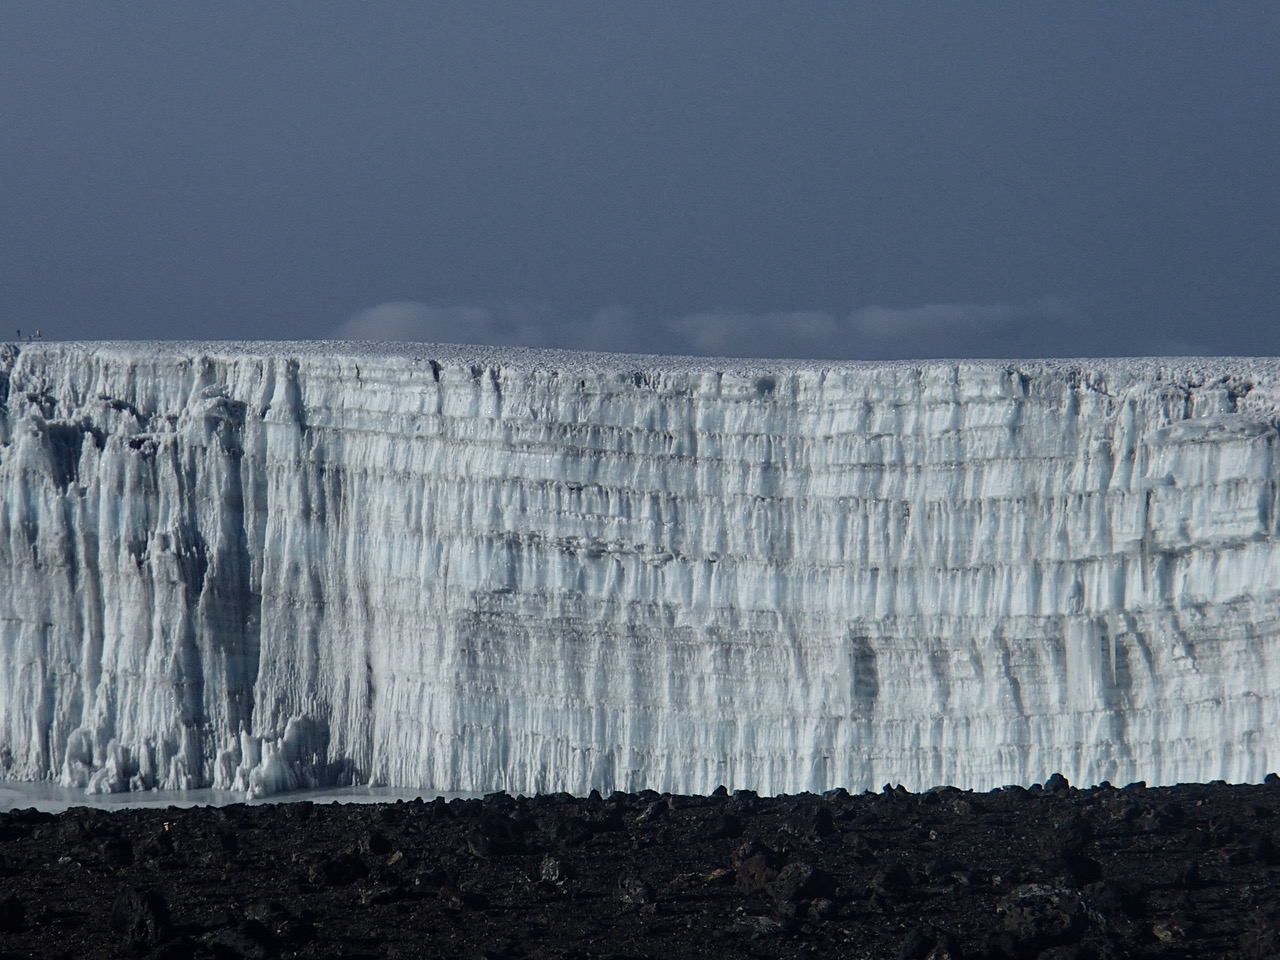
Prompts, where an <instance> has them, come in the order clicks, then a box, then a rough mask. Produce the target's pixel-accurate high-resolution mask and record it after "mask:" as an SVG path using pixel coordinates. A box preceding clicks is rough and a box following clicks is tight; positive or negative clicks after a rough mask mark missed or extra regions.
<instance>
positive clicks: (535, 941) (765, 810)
mask: <svg viewBox="0 0 1280 960" xmlns="http://www.w3.org/2000/svg"><path fill="white" fill-rule="evenodd" d="M1278 813H1280V779H1277V778H1275V777H1274V776H1273V777H1272V778H1270V780H1269V782H1268V783H1266V784H1261V785H1252V786H1230V785H1227V784H1223V783H1217V784H1208V785H1189V786H1179V787H1170V788H1160V789H1147V788H1146V787H1144V786H1142V785H1140V784H1136V785H1132V786H1128V787H1125V788H1123V789H1112V788H1111V787H1108V786H1106V785H1103V786H1102V787H1098V788H1094V789H1090V790H1076V789H1074V788H1072V787H1070V786H1068V785H1067V783H1066V781H1064V780H1062V779H1061V778H1058V777H1054V778H1051V779H1050V780H1049V782H1047V783H1046V784H1045V785H1044V786H1043V787H1041V786H1037V787H1033V788H1032V789H1030V790H1023V789H1020V788H1006V789H1002V790H998V791H995V792H992V793H967V792H961V791H959V790H953V789H940V790H934V791H931V792H929V793H924V794H910V793H907V792H905V791H903V790H901V789H892V790H891V789H886V790H885V791H884V792H882V793H878V794H864V795H861V796H851V795H849V794H847V793H845V792H844V791H835V792H833V793H829V794H826V795H824V796H813V795H801V796H794V797H776V798H758V797H756V796H755V795H753V794H750V793H736V794H726V793H724V792H723V791H722V792H720V793H719V794H717V795H713V796H710V797H682V796H668V795H659V794H656V793H641V794H615V795H613V796H611V797H608V798H601V797H599V796H597V795H593V796H591V797H589V798H574V797H569V796H566V795H552V796H541V797H534V798H515V797H509V796H506V795H504V794H498V795H494V796H490V797H486V798H485V799H484V800H453V801H450V802H445V801H443V800H436V801H434V802H422V801H414V802H410V803H403V802H401V803H396V804H384V805H354V804H352V805H337V804H334V805H328V806H319V805H313V804H311V803H285V804H268V805H260V806H244V805H237V806H230V807H220V808H211V807H200V808H192V809H176V808H170V809H168V810H151V809H137V808H132V809H129V808H126V809H123V810H119V811H116V812H110V813H108V812H105V811H102V810H95V809H84V808H77V809H71V810H68V811H67V812H65V813H62V814H57V815H54V814H47V813H38V812H36V811H33V810H27V811H22V810H19V811H13V812H11V813H7V814H0V957H3V958H10V957H69V958H71V957H74V958H77V960H79V958H87V957H151V958H155V960H159V958H166V960H168V958H174V960H177V958H182V960H187V958H218V960H222V958H241V957H334V958H337V957H342V958H360V957H441V958H451V960H452V958H587V957H601V958H603V957H613V958H624V957H628V958H629V957H637V958H638V957H662V958H664V960H674V958H680V957H807V956H813V957H824V958H826V957H875V958H882V957H887V958H898V957H901V958H906V960H917V958H918V960H926V958H931V960H946V958H955V960H961V958H987V957H990V958H1031V957H1039V958H1043V960H1053V958H1057V960H1065V958H1112V957H1115V958H1120V957H1155V956H1159V957H1237V956H1238V957H1247V958H1261V957H1273V956H1280V882H1278V881H1280V816H1278V815H1277V814H1278Z"/></svg>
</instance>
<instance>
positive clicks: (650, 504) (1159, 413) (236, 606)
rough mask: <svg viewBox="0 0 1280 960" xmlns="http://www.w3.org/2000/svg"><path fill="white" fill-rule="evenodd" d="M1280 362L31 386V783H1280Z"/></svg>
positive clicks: (15, 406)
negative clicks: (1276, 778)
mask: <svg viewBox="0 0 1280 960" xmlns="http://www.w3.org/2000/svg"><path fill="white" fill-rule="evenodd" d="M1278 427H1280V361H1276V360H1272V359H1203V358H1174V359H1148V360H1111V361H1106V360H1079V361H1065V360H1064V361H1030V362H1005V361H928V362H918V363H814V362H798V361H764V360H760V361H739V360H708V359H687V358H683V359H682V358H662V357H638V356H627V355H593V354H586V353H572V352H563V351H531V350H515V349H508V350H498V349H493V348H483V347H461V346H447V345H423V344H398V345H395V344H353V343H332V342H331V343H324V342H317V343H266V342H263V343H179V342H174V343H144V342H110V343H108V342H101V343H90V342H84V343H73V342H67V343H53V342H47V343H25V344H10V345H6V346H3V347H0V491H2V494H0V777H4V778H8V779H12V780H53V781H58V782H60V783H61V784H63V785H66V786H73V787H78V788H84V789H86V790H89V791H98V792H113V791H123V790H138V789H147V788H162V789H194V788H202V787H213V788H218V789H235V790H240V791H244V792H246V793H247V794H249V795H250V796H260V795H263V794H266V793H271V792H276V791H283V790H288V789H297V788H304V787H316V786H322V785H328V784H380V785H388V786H405V787H418V786H420V787H423V788H426V789H436V790H440V791H488V790H507V791H510V792H513V793H514V792H524V793H533V792H545V791H555V790H564V791H570V792H576V793H583V792H586V791H588V790H590V789H592V788H598V789H600V790H602V791H606V792H607V791H608V790H611V789H626V790H638V789H644V788H653V789H657V790H670V791H677V792H705V791H709V790H711V789H714V788H715V787H716V786H718V785H721V784H723V785H725V786H727V787H729V788H731V789H732V788H750V789H755V790H758V791H760V792H761V793H781V792H797V791H803V790H813V791H820V790H825V789H829V788H833V787H838V786H843V787H846V788H849V789H862V788H868V787H876V786H878V785H879V784H880V783H883V782H893V783H901V784H904V785H906V786H907V787H910V788H915V789H921V788H927V787H929V786H931V785H936V784H943V783H948V784H954V785H958V786H962V787H974V788H987V787H993V786H998V785H1000V784H1004V783H1019V782H1020V783H1027V782H1031V781H1033V780H1038V779H1042V778H1043V777H1045V776H1047V775H1048V774H1049V773H1051V772H1054V771H1060V772H1062V773H1064V774H1065V775H1067V776H1068V777H1069V778H1070V779H1071V780H1073V781H1078V782H1084V783H1096V782H1099V781H1102V780H1104V779H1105V780H1111V781H1115V782H1128V781H1131V780H1138V779H1144V780H1147V781H1148V782H1152V783H1173V782H1178V781H1188V780H1197V781H1204V780H1212V779H1218V778H1222V779H1227V780H1235V781H1250V780H1258V779H1261V777H1262V776H1263V775H1264V774H1265V773H1267V772H1268V771H1270V770H1272V769H1273V768H1274V767H1276V766H1277V764H1278V763H1280V723H1278V722H1277V721H1278V720H1280V520H1278V517H1280V492H1278V484H1280V445H1278V433H1277V430H1278Z"/></svg>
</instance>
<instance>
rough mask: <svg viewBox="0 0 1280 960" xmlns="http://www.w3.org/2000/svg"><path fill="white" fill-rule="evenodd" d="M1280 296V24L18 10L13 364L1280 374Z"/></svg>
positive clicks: (434, 11) (903, 7) (979, 7)
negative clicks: (604, 364)
mask: <svg viewBox="0 0 1280 960" xmlns="http://www.w3.org/2000/svg"><path fill="white" fill-rule="evenodd" d="M1278 294H1280V5H1277V4H1276V3H1274V2H1273V0H1266V2H1223V3H1212V4H1206V3H1202V2H1197V3H1170V2H1161V3H1154V2H1152V3H1137V2H1134V3H1120V2H1115V0H1107V2H1101V3H1088V2H1075V3H1069V4H1066V3H1062V4H1041V3H1024V2H1008V3H991V2H965V3H960V2H954V3H939V2H929V3H913V2H905V0H892V2H884V3H879V4H864V3H848V2H843V0H842V2H832V3H818V2H811V3H796V2H778V3H752V2H744V0H727V2H698V0H673V2H630V3H623V2H601V0H583V2H568V0H539V2H536V3H529V2H509V3H506V2H504V3H490V2H484V0H465V2H457V3H455V2H441V0H432V2H430V3H424V2H421V0H412V2H403V3H401V2H368V3H356V2H349V3H342V4H337V3H326V2H320V0H308V2H305V3H288V2H280V3H262V2H260V0H253V2H239V0H219V2H218V3H204V4H196V3H185V2H172V0H164V2H153V3H135V2H121V3H102V2H100V0H94V2H83V3H57V2H48V0H46V2H41V3H16V2H15V3H9V4H5V5H4V8H3V11H2V12H0V311H3V316H2V317H0V322H2V321H3V320H6V319H7V321H8V327H9V328H11V331H10V333H9V334H7V335H9V336H11V335H12V330H13V329H17V328H19V327H20V328H23V330H24V333H26V332H29V331H30V330H32V329H35V328H37V327H39V328H40V329H41V330H42V331H43V333H44V335H45V337H46V338H56V339H69V338H100V337H101V338H151V337H202V338H203V337H211V338H255V339H256V338H295V337H323V336H369V337H392V338H404V339H443V340H454V341H464V342H466V341H471V342H489V343H526V344H532V345H550V346H567V347H584V348H598V349H634V350H644V351H655V352H669V353H711V354H716V353H725V354H738V355H743V354H750V355H777V356H811V357H832V358H860V357H865V358H885V357H928V356H948V355H955V356H1030V355H1059V356H1061V355H1081V356H1101V355H1127V354H1144V353H1211V354H1222V353H1236V354H1280V311H1277V301H1278V300H1280V297H1278ZM0 330H3V328H0Z"/></svg>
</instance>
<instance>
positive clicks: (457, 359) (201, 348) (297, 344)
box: [14, 340, 1280, 377]
mask: <svg viewBox="0 0 1280 960" xmlns="http://www.w3.org/2000/svg"><path fill="white" fill-rule="evenodd" d="M14 345H15V346H17V347H18V348H19V349H20V350H21V351H22V352H39V353H55V354H56V353H62V352H65V351H72V352H82V351H93V352H95V353H99V354H115V355H118V356H127V357H133V358H137V359H147V358H162V357H181V356H210V357H232V356H276V357H278V356H290V357H316V358H325V357H341V358H350V359H362V358H368V359H381V360H397V359H403V360H408V361H410V362H421V361H424V360H436V361H439V362H445V363H450V362H451V363H459V364H461V363H481V364H484V365H486V366H491V367H501V368H509V369H523V370H546V371H552V370H554V371H560V372H572V373H610V372H619V371H632V370H636V369H641V370H662V371H666V372H669V373H677V372H689V373H704V372H708V371H717V372H734V373H741V374H748V375H749V374H755V373H778V372H793V371H794V372H799V371H815V372H816V371H824V370H858V369H881V370H883V369H887V368H899V369H910V370H922V369H929V368H938V369H944V368H950V369H955V368H956V367H964V368H969V369H981V368H992V367H997V368H1004V367H1009V366H1010V365H1015V366H1018V367H1020V368H1033V369H1037V370H1043V371H1046V372H1050V371H1054V370H1064V371H1065V370H1075V369H1081V368H1086V369H1091V370H1099V369H1105V370H1108V371H1111V372H1114V373H1117V374H1128V375H1131V376H1135V377H1148V376H1151V375H1154V374H1156V373H1159V372H1161V371H1169V372H1174V371H1178V372H1186V371H1206V372H1227V371H1234V370H1238V369H1239V368H1240V367H1242V366H1244V367H1247V368H1248V369H1249V370H1250V371H1251V372H1254V373H1256V374H1262V373H1265V374H1267V375H1270V376H1276V375H1280V357H1194V356H1187V357H1118V358H1085V357H1080V358H1063V359H1035V358H1023V359H1019V358H1007V359H996V358H991V359H927V360H887V361H886V360H797V359H769V358H736V357H690V356H670V355H665V354H631V353H598V352H590V351H582V350H560V349H549V348H540V347H509V346H507V347H495V346H484V345H476V344H457V343H418V342H399V341H365V340H204V341H202V340H79V341H77V340H65V341H27V342H22V343H17V344H14Z"/></svg>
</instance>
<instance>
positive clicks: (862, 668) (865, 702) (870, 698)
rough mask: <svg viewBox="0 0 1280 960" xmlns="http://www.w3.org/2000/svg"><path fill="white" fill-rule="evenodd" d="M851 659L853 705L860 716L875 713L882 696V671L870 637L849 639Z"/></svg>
mask: <svg viewBox="0 0 1280 960" xmlns="http://www.w3.org/2000/svg"><path fill="white" fill-rule="evenodd" d="M849 658H850V665H851V667H852V670H853V704H854V710H855V711H856V712H857V714H858V715H859V716H867V717H869V716H870V715H871V714H872V713H874V712H875V706H876V700H877V698H879V696H880V670H879V668H878V667H877V665H876V652H875V649H874V648H873V647H872V646H871V638H870V637H850V638H849Z"/></svg>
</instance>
